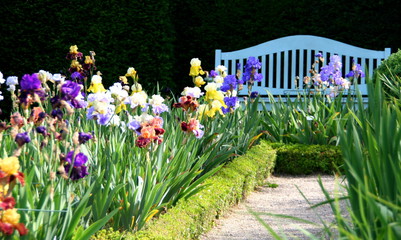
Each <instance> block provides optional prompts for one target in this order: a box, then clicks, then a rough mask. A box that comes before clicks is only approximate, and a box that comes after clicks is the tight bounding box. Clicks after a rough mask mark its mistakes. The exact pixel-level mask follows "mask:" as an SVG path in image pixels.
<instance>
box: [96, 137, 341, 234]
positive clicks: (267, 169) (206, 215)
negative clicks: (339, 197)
mask: <svg viewBox="0 0 401 240" xmlns="http://www.w3.org/2000/svg"><path fill="white" fill-rule="evenodd" d="M342 164H343V160H342V155H341V150H340V148H339V147H336V146H331V145H304V144H284V143H268V142H267V141H261V143H260V145H257V146H254V147H253V148H252V149H250V150H249V151H248V152H247V153H246V154H245V155H243V156H240V157H238V158H236V159H234V160H233V161H231V162H229V163H227V165H225V166H224V167H223V168H222V169H221V170H220V171H219V172H218V173H216V175H214V176H213V177H211V178H209V179H207V180H206V181H205V183H204V186H205V188H204V189H203V190H201V191H200V192H199V193H198V194H196V195H194V196H192V197H190V198H188V199H181V200H179V201H178V203H177V205H176V206H175V207H173V208H171V209H169V210H168V212H167V213H166V214H164V215H161V216H160V217H159V219H155V220H152V221H151V222H150V223H149V224H148V226H147V227H146V229H145V230H142V231H139V232H136V233H128V232H122V233H120V232H118V231H113V229H103V230H101V231H99V232H98V233H97V234H96V235H95V236H93V237H92V239H93V240H100V239H102V240H108V239H129V240H132V239H160V240H161V239H196V238H198V237H199V236H200V235H201V234H202V233H204V232H207V231H208V230H209V229H210V228H211V227H212V226H213V224H214V220H215V219H216V218H219V217H220V216H221V215H223V213H224V212H225V211H226V210H228V209H229V208H230V207H231V206H233V205H235V204H237V203H238V202H239V201H241V200H242V199H243V198H244V197H245V196H247V195H248V194H249V193H250V192H251V191H253V190H254V188H255V187H256V186H258V185H262V184H263V182H264V181H265V179H266V178H268V177H269V175H270V174H271V173H272V172H273V169H274V172H278V173H286V174H302V175H304V174H311V173H329V174H331V173H333V172H335V171H336V166H337V167H338V166H340V165H342Z"/></svg>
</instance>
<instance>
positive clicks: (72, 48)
mask: <svg viewBox="0 0 401 240" xmlns="http://www.w3.org/2000/svg"><path fill="white" fill-rule="evenodd" d="M70 53H75V54H77V53H78V47H77V45H73V46H71V47H70Z"/></svg>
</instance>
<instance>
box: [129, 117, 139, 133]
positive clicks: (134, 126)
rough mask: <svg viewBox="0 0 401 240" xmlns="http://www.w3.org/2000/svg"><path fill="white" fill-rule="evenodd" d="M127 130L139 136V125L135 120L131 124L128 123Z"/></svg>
mask: <svg viewBox="0 0 401 240" xmlns="http://www.w3.org/2000/svg"><path fill="white" fill-rule="evenodd" d="M128 128H129V129H131V130H134V131H135V132H136V134H137V135H141V128H142V126H141V123H140V122H139V121H137V120H133V121H132V122H129V123H128Z"/></svg>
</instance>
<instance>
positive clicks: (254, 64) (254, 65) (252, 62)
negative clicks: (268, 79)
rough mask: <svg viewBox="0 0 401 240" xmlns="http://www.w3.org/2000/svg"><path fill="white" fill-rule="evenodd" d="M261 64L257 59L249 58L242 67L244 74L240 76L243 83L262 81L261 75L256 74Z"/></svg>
mask: <svg viewBox="0 0 401 240" xmlns="http://www.w3.org/2000/svg"><path fill="white" fill-rule="evenodd" d="M261 68H262V64H261V63H260V62H259V59H258V58H255V57H249V58H248V61H247V62H246V65H245V66H244V74H243V75H242V81H243V82H252V83H253V81H257V82H260V81H261V80H262V79H263V75H262V74H260V73H257V69H261Z"/></svg>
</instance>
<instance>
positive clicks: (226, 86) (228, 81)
mask: <svg viewBox="0 0 401 240" xmlns="http://www.w3.org/2000/svg"><path fill="white" fill-rule="evenodd" d="M236 87H237V78H236V77H235V75H228V76H227V77H225V78H224V82H223V85H222V86H221V87H220V90H221V91H223V92H226V91H228V90H231V89H235V88H236Z"/></svg>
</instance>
